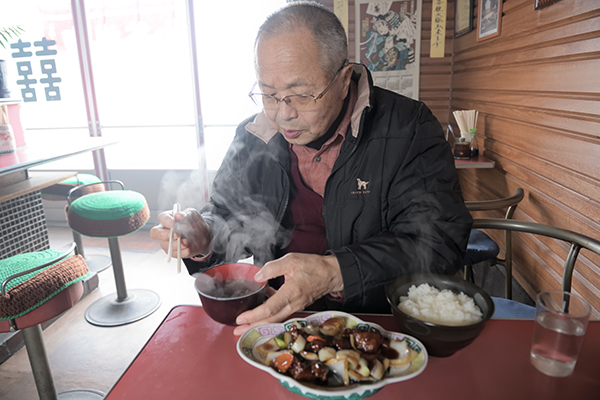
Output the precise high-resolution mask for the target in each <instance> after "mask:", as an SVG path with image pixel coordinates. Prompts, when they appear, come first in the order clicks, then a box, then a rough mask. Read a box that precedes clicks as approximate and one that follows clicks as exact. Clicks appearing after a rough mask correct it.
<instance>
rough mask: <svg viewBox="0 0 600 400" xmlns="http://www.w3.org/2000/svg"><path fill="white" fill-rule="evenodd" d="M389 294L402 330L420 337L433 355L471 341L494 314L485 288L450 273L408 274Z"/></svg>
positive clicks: (444, 353) (444, 354)
mask: <svg viewBox="0 0 600 400" xmlns="http://www.w3.org/2000/svg"><path fill="white" fill-rule="evenodd" d="M386 295H387V300H388V302H389V303H390V307H391V308H392V313H393V314H394V319H395V320H396V322H397V323H398V325H399V326H400V331H401V332H403V333H406V334H409V335H412V336H414V337H416V338H417V339H419V340H420V341H421V342H422V343H423V344H424V345H425V347H426V348H427V352H428V353H429V355H431V356H433V357H448V356H451V355H452V354H454V353H456V352H457V351H458V350H460V349H462V348H464V347H466V346H468V345H469V344H471V342H473V340H475V338H476V337H477V336H478V335H479V334H480V333H481V331H482V329H483V327H484V325H485V323H486V322H487V321H488V320H489V319H490V318H491V317H492V315H493V314H494V302H493V301H492V298H491V297H490V296H489V295H488V294H487V293H486V292H485V291H484V290H483V289H481V288H480V287H478V286H477V285H475V284H473V283H471V282H468V281H465V280H464V279H461V278H458V277H454V276H450V275H436V274H413V275H406V276H403V277H400V278H398V279H396V280H395V281H393V282H392V283H390V284H388V285H387V287H386Z"/></svg>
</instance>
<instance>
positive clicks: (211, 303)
mask: <svg viewBox="0 0 600 400" xmlns="http://www.w3.org/2000/svg"><path fill="white" fill-rule="evenodd" d="M258 271H260V268H259V267H257V266H256V265H252V264H244V263H232V264H221V265H217V266H215V267H212V268H209V269H207V270H206V271H204V272H202V273H200V274H198V275H197V276H196V281H195V283H194V286H195V287H196V291H197V292H198V296H200V301H201V302H202V307H203V308H204V311H206V313H207V314H208V316H209V317H211V318H212V319H213V320H215V321H217V322H220V323H221V324H225V325H232V326H235V325H237V324H236V323H235V319H236V318H237V316H238V315H240V314H241V313H243V312H244V311H247V310H251V309H253V308H255V307H257V306H259V305H261V304H262V303H263V302H264V301H265V296H266V293H267V284H266V283H264V284H263V285H262V286H261V285H259V284H257V283H256V282H254V275H256V273H257V272H258ZM215 279H216V280H217V282H219V283H217V284H216V285H215V284H214V282H215V281H214V280H215ZM233 280H245V281H248V282H247V283H246V284H247V285H251V284H253V285H256V288H252V289H250V290H249V291H250V292H249V293H245V294H240V292H241V290H240V288H237V289H235V290H225V289H223V286H222V284H221V283H222V282H225V281H233ZM211 281H212V283H211ZM244 291H245V292H248V290H245V289H244Z"/></svg>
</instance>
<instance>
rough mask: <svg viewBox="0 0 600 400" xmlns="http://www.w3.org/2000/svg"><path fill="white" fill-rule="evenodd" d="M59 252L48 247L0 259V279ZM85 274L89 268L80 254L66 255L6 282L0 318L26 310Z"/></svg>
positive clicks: (34, 307) (49, 260)
mask: <svg viewBox="0 0 600 400" xmlns="http://www.w3.org/2000/svg"><path fill="white" fill-rule="evenodd" d="M63 253H64V252H61V251H58V250H55V249H48V250H44V251H38V252H33V253H24V254H19V255H16V256H13V257H10V258H7V259H4V260H0V282H3V281H4V280H5V279H6V278H8V277H10V276H13V275H17V274H19V273H21V272H24V271H27V270H29V269H32V268H35V267H38V266H41V265H44V264H46V263H47V262H51V261H52V260H54V259H56V258H57V257H58V256H60V255H62V254H63ZM87 276H89V269H88V267H87V265H86V264H85V261H84V260H83V257H81V255H77V256H72V255H70V256H68V257H66V258H64V259H62V260H60V261H58V262H56V263H53V264H51V265H49V266H47V267H44V268H43V269H39V270H36V271H33V272H30V273H29V274H26V275H24V276H20V277H17V278H15V279H13V280H11V281H9V282H8V284H7V285H6V289H7V290H6V291H7V295H6V296H1V297H0V321H5V320H10V319H15V318H18V317H21V316H23V315H25V314H27V313H29V312H30V311H32V310H33V309H36V308H38V307H39V306H41V305H42V304H44V303H46V302H47V301H48V300H50V299H51V298H52V297H54V296H55V295H57V294H58V293H60V292H62V291H63V290H64V289H66V288H68V287H69V286H71V285H72V284H74V283H76V282H79V281H81V280H83V279H85V278H86V277H87Z"/></svg>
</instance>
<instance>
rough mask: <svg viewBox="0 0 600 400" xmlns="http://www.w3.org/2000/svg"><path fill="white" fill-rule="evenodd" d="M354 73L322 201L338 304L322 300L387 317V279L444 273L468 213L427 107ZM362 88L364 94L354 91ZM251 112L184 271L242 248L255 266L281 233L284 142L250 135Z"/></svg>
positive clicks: (455, 261)
mask: <svg viewBox="0 0 600 400" xmlns="http://www.w3.org/2000/svg"><path fill="white" fill-rule="evenodd" d="M355 71H356V72H360V74H361V78H360V80H361V81H362V83H359V84H358V87H359V102H357V105H356V107H355V114H356V117H353V130H354V133H355V134H354V135H353V134H351V132H349V134H348V135H347V136H346V140H345V141H344V143H343V145H342V149H341V151H340V155H339V157H338V159H337V161H336V163H335V165H334V167H333V170H332V172H331V175H330V177H329V178H328V180H327V184H326V188H325V196H324V200H323V217H324V219H325V226H326V233H327V243H328V248H329V249H330V250H329V252H330V253H332V254H335V256H336V257H337V259H338V261H339V264H340V267H341V272H342V277H343V280H344V302H343V303H338V302H332V301H329V304H328V306H329V307H331V308H338V309H343V310H345V311H349V312H386V313H389V312H390V308H389V305H388V304H387V302H386V299H385V290H384V287H385V284H387V283H389V282H391V281H392V280H394V278H396V277H398V276H401V275H404V274H408V273H411V272H417V271H431V272H435V273H446V274H453V273H455V272H456V271H457V270H458V269H459V268H460V267H461V266H462V259H463V256H464V253H465V249H466V246H467V241H468V237H469V232H470V228H471V224H472V218H471V216H470V214H469V212H468V211H467V209H466V207H465V205H464V202H463V198H462V194H461V190H460V186H459V182H458V178H457V174H456V169H455V167H454V159H453V156H452V153H451V149H450V146H449V144H448V142H447V141H446V140H445V139H444V135H443V131H442V128H441V126H440V124H439V122H438V121H437V119H436V118H435V117H434V116H433V115H432V113H431V111H430V110H429V109H428V108H427V106H425V104H423V103H421V102H418V101H414V100H412V99H409V98H406V97H403V96H400V95H398V94H395V93H393V92H390V91H387V90H384V89H381V88H378V87H374V86H373V84H372V79H371V76H370V74H369V72H368V71H367V70H366V69H365V68H363V67H361V66H356V67H355ZM356 76H357V74H356V73H355V77H356ZM367 82H368V86H367ZM361 88H362V89H361ZM365 90H368V92H369V95H368V97H361V96H360V93H361V92H364V91H365ZM361 98H362V99H363V100H364V101H365V104H362V103H361V104H359V103H360V102H361V100H360V99H361ZM367 99H368V104H367V103H366V100H367ZM253 118H254V117H253ZM253 118H250V119H248V120H246V121H244V122H242V123H241V124H240V125H239V126H238V128H237V132H236V136H235V139H234V141H233V143H232V145H231V147H230V148H229V150H228V152H227V154H226V156H225V159H224V161H223V164H222V165H221V167H220V169H219V171H218V172H217V175H216V177H215V181H214V184H213V189H212V195H211V200H210V202H209V203H208V204H207V205H206V206H205V207H204V208H203V210H202V214H203V216H204V217H205V218H206V219H207V221H208V222H209V224H210V225H211V227H212V229H213V234H214V240H213V255H212V257H211V259H210V260H209V261H208V262H205V263H196V262H192V261H190V260H186V265H187V266H188V270H189V271H190V273H193V272H196V271H198V270H200V269H205V268H207V267H208V266H211V265H215V264H218V263H222V262H226V261H227V262H231V261H235V260H238V259H239V258H241V257H243V256H244V255H247V254H253V255H254V261H255V264H257V265H262V264H264V263H265V262H266V261H268V260H270V259H272V258H273V256H274V254H277V249H278V248H281V247H282V246H285V245H286V243H287V242H286V241H287V240H288V239H289V234H288V232H289V231H287V230H286V229H285V228H284V227H282V226H281V225H280V222H281V221H282V218H283V216H284V213H285V211H286V208H287V205H288V200H289V193H290V187H291V185H292V178H291V175H290V171H289V169H290V155H289V150H288V144H287V142H286V141H285V139H284V138H283V137H282V135H280V134H276V135H274V136H273V137H272V138H271V139H270V140H269V141H268V142H267V143H265V142H264V141H263V140H261V139H260V138H258V137H257V136H256V135H254V134H251V133H249V132H248V130H247V129H246V125H247V124H248V123H249V122H251V121H252V120H253ZM359 181H362V182H367V184H366V186H365V185H364V184H362V185H360V187H359Z"/></svg>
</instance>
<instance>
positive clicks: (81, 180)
mask: <svg viewBox="0 0 600 400" xmlns="http://www.w3.org/2000/svg"><path fill="white" fill-rule="evenodd" d="M81 185H89V186H86V187H85V188H82V190H81V192H80V195H81V196H83V195H85V194H90V193H95V192H103V191H104V185H102V184H100V178H98V177H97V176H96V175H91V174H77V175H75V176H73V177H71V178H68V179H65V180H64V181H60V182H59V183H56V184H54V185H52V186H48V187H47V188H44V189H42V191H41V192H42V198H43V199H44V200H49V201H65V202H66V201H67V196H68V195H69V191H71V189H73V188H75V187H77V186H81ZM72 232H73V240H74V241H75V243H77V253H78V254H80V255H81V256H82V257H83V258H84V260H85V263H86V264H87V266H88V268H89V269H90V272H92V273H94V272H101V271H104V270H105V269H107V268H108V267H110V266H111V264H112V262H111V261H110V257H108V256H105V255H103V254H85V251H84V248H83V240H82V239H81V235H80V234H79V233H77V232H75V231H72Z"/></svg>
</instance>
